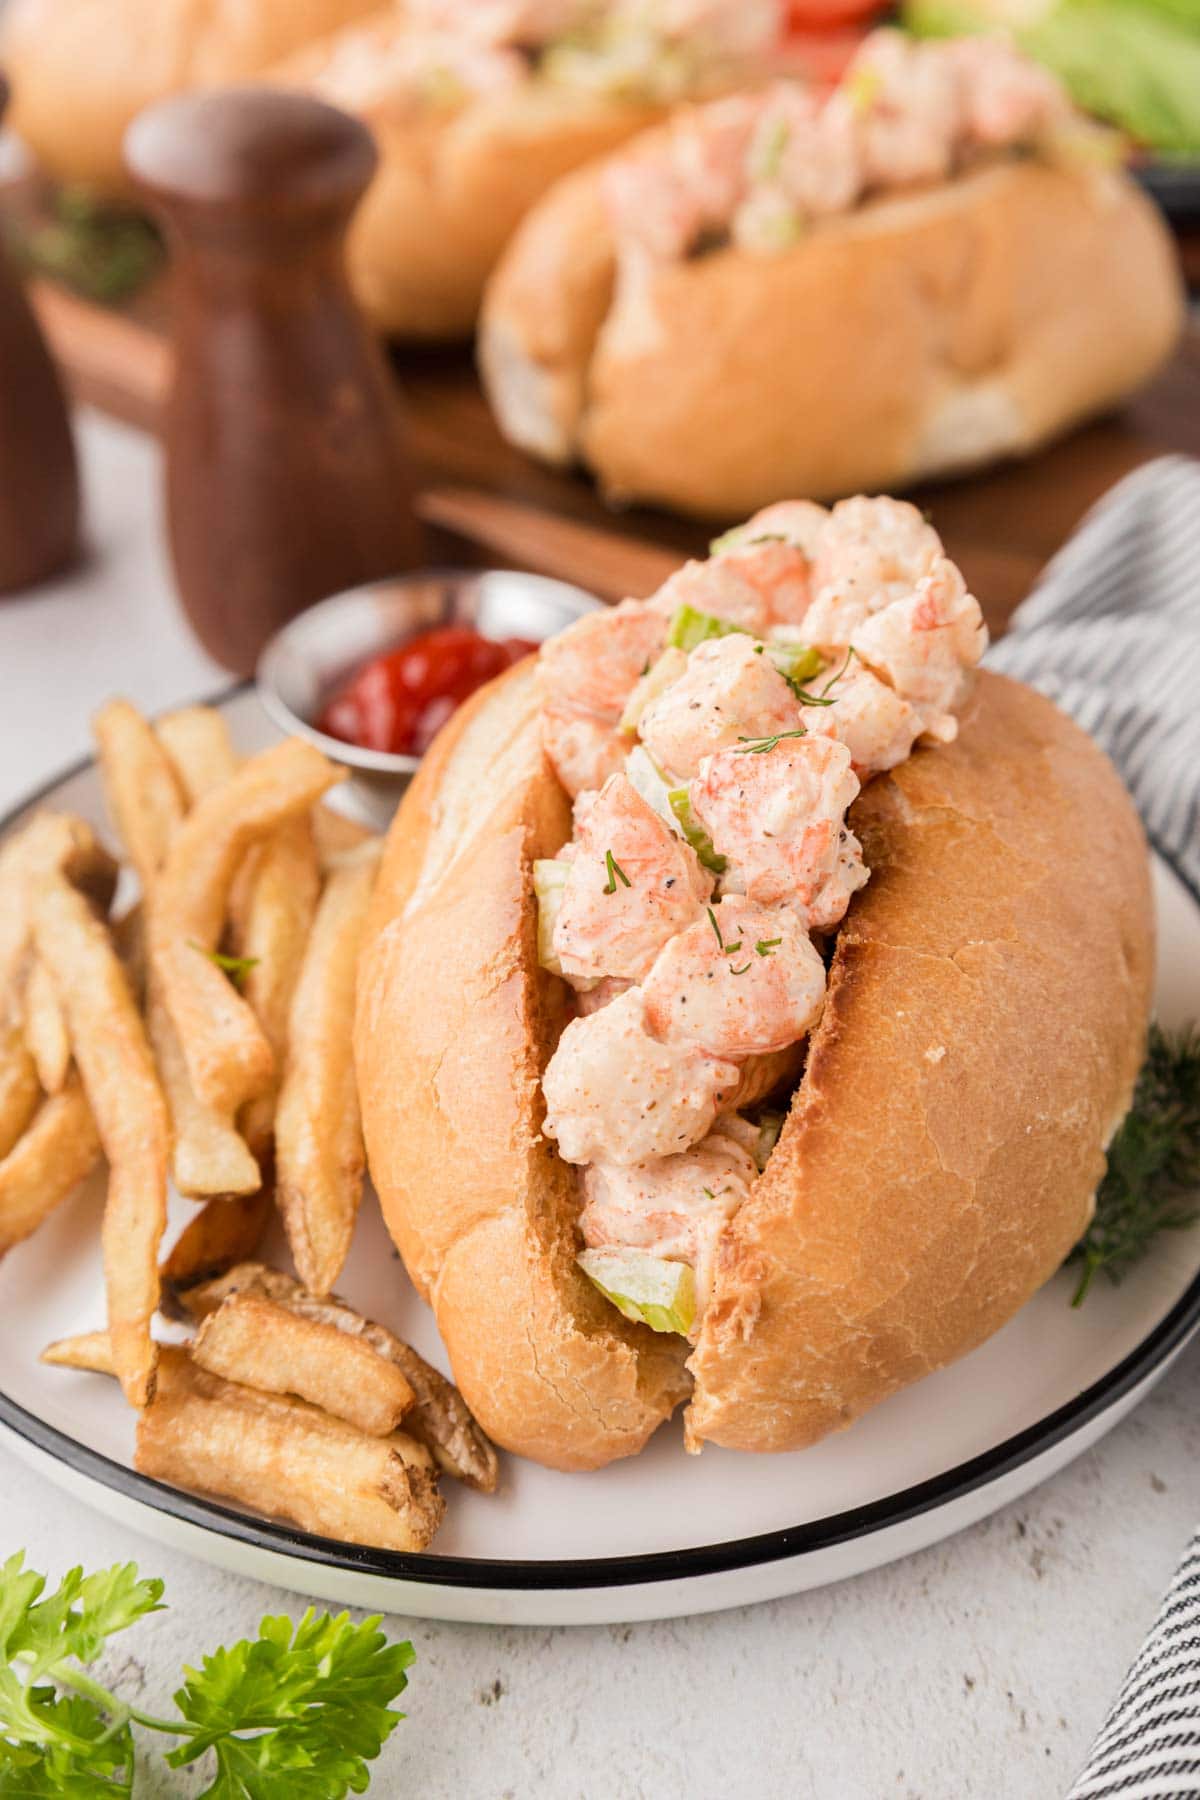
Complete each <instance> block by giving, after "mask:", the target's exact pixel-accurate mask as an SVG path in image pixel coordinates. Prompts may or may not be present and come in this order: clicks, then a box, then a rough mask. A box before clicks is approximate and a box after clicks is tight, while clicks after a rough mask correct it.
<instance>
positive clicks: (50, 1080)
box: [21, 956, 71, 1094]
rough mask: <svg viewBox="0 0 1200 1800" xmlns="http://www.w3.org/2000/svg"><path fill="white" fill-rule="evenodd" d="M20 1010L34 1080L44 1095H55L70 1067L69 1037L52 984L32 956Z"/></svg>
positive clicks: (59, 1090)
mask: <svg viewBox="0 0 1200 1800" xmlns="http://www.w3.org/2000/svg"><path fill="white" fill-rule="evenodd" d="M21 1010H22V1015H23V1018H24V1024H25V1042H26V1044H27V1045H28V1047H29V1053H30V1055H31V1056H32V1057H33V1062H34V1067H35V1068H36V1069H37V1076H38V1080H39V1081H40V1082H41V1084H42V1086H43V1088H45V1090H46V1092H47V1093H48V1094H59V1093H61V1092H62V1089H63V1084H64V1082H65V1081H66V1079H67V1070H68V1069H69V1068H70V1066H71V1040H70V1038H69V1037H68V1035H67V1021H66V1019H65V1018H64V1017H63V1010H62V1007H61V1006H60V1005H59V1003H58V995H57V994H56V993H55V991H54V983H53V981H52V980H51V979H50V976H49V974H48V972H47V969H46V965H45V964H44V963H43V962H41V961H39V959H38V958H37V957H36V956H35V957H34V958H33V959H32V961H31V962H30V964H29V969H28V973H27V974H26V976H25V992H24V995H23V996H22V1002H21Z"/></svg>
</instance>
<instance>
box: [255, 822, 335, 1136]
mask: <svg viewBox="0 0 1200 1800" xmlns="http://www.w3.org/2000/svg"><path fill="white" fill-rule="evenodd" d="M320 886H321V882H320V875H319V873H318V870H317V852H316V847H315V845H314V843H313V833H312V825H311V822H310V820H309V819H308V818H307V817H302V818H299V819H292V820H290V821H289V822H288V824H286V825H282V826H280V828H279V830H278V831H277V832H275V833H274V835H273V836H272V837H270V838H268V839H267V841H266V842H265V843H264V844H262V845H260V846H259V848H258V850H257V851H256V852H255V853H254V856H253V869H252V871H251V879H250V881H249V883H248V887H247V892H246V896H245V906H244V913H243V918H242V920H241V925H240V929H239V930H238V931H237V952H238V955H239V956H242V957H245V958H246V960H247V962H248V965H249V966H248V967H247V969H246V978H245V981H244V982H243V984H242V993H243V994H244V996H245V998H246V1000H247V1001H248V1002H249V1004H250V1005H251V1006H252V1007H253V1009H254V1014H255V1017H256V1018H257V1020H258V1022H259V1024H260V1025H261V1026H262V1028H263V1031H264V1033H265V1035H266V1039H267V1042H268V1043H269V1044H270V1046H271V1049H272V1051H273V1053H274V1057H275V1070H276V1073H275V1075H274V1076H273V1077H272V1080H271V1082H270V1084H269V1086H268V1087H266V1088H265V1089H264V1090H263V1092H262V1093H261V1094H257V1095H256V1096H255V1098H254V1099H253V1100H251V1101H249V1102H248V1103H247V1104H246V1106H245V1107H243V1109H242V1112H241V1115H240V1117H239V1120H238V1124H239V1126H240V1128H241V1130H242V1133H243V1134H244V1136H245V1138H246V1141H247V1143H248V1144H249V1145H250V1148H251V1149H252V1150H253V1152H254V1154H255V1155H256V1156H258V1157H260V1158H261V1157H264V1156H266V1154H267V1152H268V1151H269V1149H270V1146H271V1140H272V1137H273V1135H274V1129H275V1098H276V1094H277V1092H278V1086H279V1074H280V1072H281V1071H282V1069H283V1067H284V1056H285V1051H286V1047H287V1022H288V1012H289V1010H290V1008H291V1004H292V995H293V993H294V992H295V988H296V980H297V977H298V976H299V973H300V965H301V963H302V961H303V959H304V949H305V945H306V944H307V942H308V938H309V934H310V932H311V931H312V926H313V919H314V917H315V916H316V910H317V897H318V894H319V892H320Z"/></svg>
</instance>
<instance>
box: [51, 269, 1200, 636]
mask: <svg viewBox="0 0 1200 1800" xmlns="http://www.w3.org/2000/svg"><path fill="white" fill-rule="evenodd" d="M34 300H35V304H36V307H37V310H38V313H39V315H40V317H41V320H42V323H43V325H44V327H45V329H46V331H47V333H48V335H49V338H50V341H51V344H52V346H53V348H54V350H55V352H56V354H57V356H58V357H59V359H60V361H61V363H62V365H63V366H64V368H65V369H66V371H67V375H68V377H69V380H70V382H71V385H72V388H73V390H74V392H75V394H76V396H77V397H78V398H79V399H81V400H85V401H88V402H90V403H92V404H93V405H96V406H98V407H100V408H102V409H103V410H105V411H107V412H110V413H112V414H114V415H115V416H116V417H118V418H121V419H124V420H126V421H128V422H130V423H132V424H134V425H137V426H140V427H142V428H143V429H146V430H154V429H155V428H156V426H157V424H158V421H159V419H160V417H161V413H162V407H163V402H164V398H165V395H166V391H167V386H168V383H169V380H170V366H171V352H170V344H169V327H168V318H167V309H166V306H165V302H164V298H163V295H162V292H161V290H157V289H151V290H150V291H148V292H147V293H146V294H145V295H143V296H141V297H140V298H139V300H138V302H137V303H136V305H135V306H134V307H132V308H130V309H127V310H124V311H112V310H109V309H107V308H104V307H100V306H97V305H94V304H92V303H90V302H87V301H83V300H80V299H77V298H76V297H74V296H73V295H71V294H68V293H67V292H65V290H63V289H60V288H55V287H52V286H50V285H48V284H46V283H44V282H43V283H36V284H35V287H34ZM394 359H395V365H396V371H397V375H398V378H399V380H400V384H401V388H402V391H403V394H404V399H405V405H406V409H407V413H408V418H409V423H410V431H411V439H412V449H413V455H414V459H415V461H416V464H417V469H418V477H419V480H420V481H421V483H422V485H423V487H424V489H425V490H426V491H425V493H424V495H423V503H422V510H423V511H424V513H425V516H426V517H427V518H428V519H429V520H430V521H431V522H432V523H434V524H436V525H437V526H439V527H440V528H441V532H442V534H443V541H442V542H441V543H439V545H438V550H439V553H445V554H456V555H459V556H461V554H462V543H463V541H464V540H465V541H467V542H468V543H470V544H471V545H473V546H474V548H475V552H476V554H478V553H479V552H480V551H481V550H482V551H486V552H487V555H488V557H489V558H490V559H491V560H501V561H504V562H507V563H509V564H513V563H516V564H519V565H521V566H525V567H530V568H539V569H541V570H543V571H544V572H546V573H549V574H554V575H558V576H560V577H562V578H565V579H571V580H575V581H578V582H579V583H580V584H581V585H583V586H585V587H590V588H592V589H593V590H594V591H597V592H601V593H603V594H605V595H606V597H610V598H618V597H620V595H621V594H623V593H644V592H648V591H650V590H651V589H652V588H653V587H654V586H655V585H656V584H657V582H658V580H660V579H661V575H662V571H663V570H665V569H667V568H669V567H670V566H671V565H672V563H674V562H675V561H677V560H678V558H679V555H680V553H683V554H695V553H697V552H700V551H702V550H703V547H704V545H705V544H706V543H707V541H708V539H709V538H710V537H711V536H712V535H713V533H714V531H716V530H720V529H722V528H724V526H726V525H728V524H730V523H732V522H733V521H731V520H729V519H719V520H714V521H712V523H711V524H710V525H701V524H697V523H696V522H694V521H688V520H682V519H679V518H675V517H672V516H670V515H668V514H665V513H661V512H655V511H651V510H647V509H635V510H630V511H625V512H615V511H613V510H612V509H611V508H609V507H608V506H606V505H605V503H604V502H603V500H601V499H600V497H599V496H598V495H597V493H596V490H595V488H594V487H593V486H592V484H591V483H590V482H589V481H588V480H587V478H586V477H584V476H583V475H581V474H571V473H563V472H560V471H557V470H551V469H545V468H543V467H541V466H540V465H539V464H537V463H534V462H532V461H530V459H529V458H527V457H526V456H524V455H523V454H522V453H521V452H519V451H517V450H514V449H512V448H511V447H510V446H509V445H507V444H505V442H504V441H503V439H502V438H501V437H500V435H499V432H498V431H497V429H496V426H495V424H494V422H493V420H492V418H491V415H490V413H489V411H488V408H487V404H486V402H485V400H484V398H483V395H482V393H481V391H480V387H479V383H478V380H477V378H476V376H475V372H474V368H473V365H472V362H471V358H470V355H469V353H468V352H467V351H466V350H465V349H459V350H444V351H443V350H397V351H396V352H395V353H394ZM1167 451H1182V452H1186V453H1189V454H1192V455H1197V454H1200V323H1198V322H1197V321H1196V320H1195V319H1193V320H1192V322H1191V324H1190V326H1189V329H1188V331H1187V334H1186V336H1185V338H1184V340H1183V342H1182V344H1181V345H1180V348H1179V350H1178V352H1177V353H1176V355H1175V357H1174V358H1173V360H1172V362H1171V363H1170V365H1169V366H1168V367H1167V368H1166V369H1165V370H1164V372H1163V374H1162V375H1161V376H1160V377H1159V378H1158V380H1157V381H1156V382H1154V383H1153V385H1152V386H1151V387H1149V388H1148V389H1146V391H1145V392H1144V393H1142V394H1141V395H1139V396H1138V397H1137V398H1136V399H1135V400H1134V401H1132V402H1131V403H1130V405H1129V406H1127V407H1126V408H1125V409H1124V411H1123V412H1122V413H1120V414H1119V415H1117V416H1113V417H1110V418H1107V419H1104V420H1101V421H1099V422H1098V423H1096V424H1094V425H1090V426H1087V427H1085V428H1084V429H1082V430H1080V431H1077V432H1075V433H1073V434H1072V435H1071V436H1070V437H1068V438H1066V439H1064V440H1063V441H1062V442H1061V443H1058V444H1056V445H1053V446H1052V447H1051V448H1050V449H1049V450H1046V451H1044V452H1042V453H1041V454H1040V455H1038V456H1035V457H1032V458H1030V459H1028V460H1026V461H1024V462H1020V463H1009V464H1005V465H1003V466H1001V467H999V468H997V469H993V470H991V471H988V472H986V473H984V474H982V475H979V476H974V477H969V478H964V479H961V480H958V481H954V482H945V483H939V484H936V485H928V486H925V487H923V488H921V489H919V490H918V491H917V492H916V493H915V494H914V496H913V498H914V499H916V501H917V503H918V504H919V505H921V506H923V507H924V508H925V509H926V510H927V511H928V512H929V513H930V516H931V517H932V519H933V522H934V524H935V525H936V526H937V528H938V530H939V531H940V533H941V535H942V537H943V539H944V541H945V543H946V547H947V550H948V552H949V554H950V555H951V556H952V557H954V559H955V560H956V561H957V562H958V563H959V564H960V565H961V566H962V568H963V571H964V573H965V574H966V576H967V579H968V581H969V582H970V583H971V585H972V587H973V588H974V590H975V592H976V593H977V594H978V595H979V598H980V600H981V602H982V604H983V608H984V611H985V613H986V615H987V618H988V622H989V624H990V626H991V627H992V630H993V631H994V632H995V631H999V630H1002V629H1003V627H1004V625H1005V623H1006V621H1007V619H1008V617H1009V615H1010V614H1011V612H1012V610H1013V608H1014V607H1015V606H1016V605H1017V604H1018V602H1019V601H1020V600H1021V599H1022V598H1023V597H1024V595H1025V594H1026V593H1027V592H1028V590H1029V587H1030V586H1031V585H1032V583H1033V581H1034V579H1035V578H1036V576H1037V574H1038V572H1039V571H1040V569H1041V568H1042V567H1043V565H1044V564H1045V563H1046V562H1047V560H1048V559H1049V558H1050V557H1051V556H1052V555H1053V554H1054V552H1055V551H1056V550H1057V549H1058V548H1059V547H1060V545H1061V544H1062V543H1063V542H1064V541H1065V539H1066V538H1067V537H1068V536H1069V535H1070V534H1071V532H1072V531H1073V530H1074V529H1075V526H1076V525H1077V524H1078V522H1079V520H1080V518H1081V517H1082V516H1083V514H1084V513H1085V512H1086V511H1087V509H1088V508H1089V507H1090V506H1091V505H1092V504H1093V503H1094V502H1095V501H1096V500H1098V499H1099V498H1100V496H1101V495H1102V494H1103V493H1104V492H1105V491H1106V490H1107V489H1108V488H1109V487H1111V486H1112V485H1113V483H1114V482H1116V481H1118V480H1119V479H1120V478H1121V476H1122V475H1124V474H1126V473H1127V472H1128V471H1129V470H1130V469H1133V468H1135V467H1137V466H1138V465H1139V464H1140V463H1143V462H1145V461H1147V460H1148V459H1149V458H1151V457H1154V456H1158V455H1161V454H1163V453H1164V452H1167ZM450 538H453V540H454V542H453V545H451V543H450V542H449V539H450Z"/></svg>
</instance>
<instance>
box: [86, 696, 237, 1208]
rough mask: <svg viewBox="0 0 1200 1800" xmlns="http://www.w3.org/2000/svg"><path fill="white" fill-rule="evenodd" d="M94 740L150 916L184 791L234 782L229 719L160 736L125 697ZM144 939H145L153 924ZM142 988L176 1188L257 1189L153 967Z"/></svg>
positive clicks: (187, 720)
mask: <svg viewBox="0 0 1200 1800" xmlns="http://www.w3.org/2000/svg"><path fill="white" fill-rule="evenodd" d="M214 722H215V729H214ZM96 735H97V740H98V743H99V750H100V768H101V772H102V776H103V780H104V787H105V792H106V794H107V796H108V802H109V807H110V810H111V811H112V813H113V816H114V818H115V819H116V821H117V825H118V828H119V830H120V833H121V836H122V838H123V840H124V842H125V845H126V848H127V849H128V851H129V855H130V858H131V860H132V862H133V864H134V867H135V868H136V869H137V872H138V875H139V877H140V879H141V883H142V891H143V894H144V896H145V919H146V920H149V918H150V917H151V915H152V913H153V911H154V908H155V907H156V905H157V898H156V892H157V886H158V880H159V876H160V874H161V871H162V868H163V865H164V863H165V861H166V858H167V855H168V853H169V850H170V846H171V843H172V841H173V840H174V837H175V835H176V833H177V832H178V830H179V828H180V826H181V825H182V823H183V819H184V812H185V793H190V792H194V791H197V790H198V789H199V788H200V787H204V789H205V791H206V792H211V791H212V788H213V786H214V785H219V782H215V781H214V779H213V777H214V776H215V774H216V773H218V772H219V774H220V777H221V779H224V778H226V777H227V775H228V774H230V773H231V772H232V770H233V768H234V767H235V766H236V759H235V758H234V755H233V749H232V746H231V745H230V743H229V737H228V733H227V732H226V730H225V723H224V720H223V719H221V718H220V715H219V714H217V713H214V712H211V711H210V710H209V709H208V708H206V707H189V708H186V709H185V710H184V711H183V712H179V713H175V714H172V715H170V716H169V717H168V718H166V719H164V720H163V721H161V723H160V726H159V728H158V731H157V733H156V732H155V730H154V729H153V728H152V727H151V726H150V724H149V723H148V722H147V721H146V720H145V719H144V718H142V716H141V714H140V713H139V712H137V710H136V709H135V708H134V707H132V706H130V705H129V704H128V702H127V701H123V700H121V701H114V702H112V703H111V704H110V705H109V706H106V707H105V708H104V709H103V711H102V712H101V713H100V714H99V715H98V716H97V719H96ZM171 742H174V744H175V748H176V753H177V755H178V757H179V759H180V762H181V764H182V765H183V769H184V773H183V776H182V778H181V777H180V776H179V775H177V773H176V770H175V768H174V766H173V765H172V762H171V759H170V756H169V754H168V749H167V747H166V746H167V745H168V744H170V743H171ZM205 784H207V785H206V786H205ZM141 935H142V937H143V938H144V937H145V936H146V935H147V931H146V930H145V928H144V929H143V931H142V933H141ZM225 985H227V984H225ZM144 987H145V1005H146V1029H147V1032H148V1034H149V1038H150V1043H151V1046H152V1048H153V1051H154V1058H155V1062H156V1063H157V1065H158V1073H159V1078H160V1080H161V1082H162V1086H163V1091H164V1094H165V1096H166V1101H167V1107H168V1110H169V1113H170V1118H171V1137H172V1154H171V1172H172V1174H173V1176H174V1179H175V1185H176V1187H177V1188H178V1189H179V1191H180V1193H181V1194H189V1195H192V1196H198V1197H206V1196H208V1195H211V1194H249V1193H253V1192H254V1191H255V1189H256V1188H258V1187H259V1186H261V1183H262V1175H261V1171H260V1169H259V1166H258V1162H257V1159H256V1158H255V1157H254V1156H253V1155H252V1153H251V1151H250V1149H249V1147H248V1145H247V1144H246V1142H245V1140H244V1139H243V1138H242V1136H241V1135H240V1134H239V1132H238V1130H237V1127H236V1125H235V1123H234V1117H233V1108H232V1107H229V1108H221V1107H217V1106H210V1105H208V1104H206V1103H205V1102H204V1101H203V1100H202V1099H201V1098H200V1097H199V1095H198V1094H197V1093H196V1091H195V1086H194V1083H193V1081H192V1077H191V1073H190V1071H189V1068H188V1063H187V1057H186V1055H185V1053H184V1049H183V1046H182V1044H181V1043H180V1040H179V1034H178V1032H177V1030H176V1028H175V1025H174V1022H173V1020H172V1018H171V1016H170V1012H169V1009H168V1007H167V1005H166V1003H165V1000H164V997H163V991H162V983H161V981H160V980H159V978H158V975H157V972H156V971H155V970H154V969H151V968H148V969H146V971H145V982H144Z"/></svg>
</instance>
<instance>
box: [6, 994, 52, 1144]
mask: <svg viewBox="0 0 1200 1800" xmlns="http://www.w3.org/2000/svg"><path fill="white" fill-rule="evenodd" d="M41 1097H42V1092H41V1085H40V1083H39V1081H38V1075H37V1068H36V1066H35V1064H34V1060H33V1057H32V1056H31V1055H30V1053H29V1048H28V1045H27V1044H26V1042H25V1034H24V1032H23V1031H22V1029H21V1025H20V1023H19V1021H18V1020H16V1019H5V1018H3V1017H0V1157H5V1156H7V1155H8V1153H9V1151H10V1150H11V1149H12V1147H13V1145H14V1144H15V1143H16V1142H17V1141H18V1139H19V1138H20V1136H21V1133H22V1132H23V1131H24V1130H25V1127H26V1126H27V1125H28V1123H29V1121H30V1119H32V1117H33V1115H34V1113H35V1112H36V1111H37V1106H38V1101H39V1100H40V1099H41Z"/></svg>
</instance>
